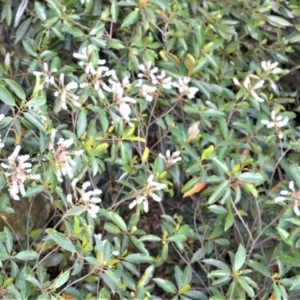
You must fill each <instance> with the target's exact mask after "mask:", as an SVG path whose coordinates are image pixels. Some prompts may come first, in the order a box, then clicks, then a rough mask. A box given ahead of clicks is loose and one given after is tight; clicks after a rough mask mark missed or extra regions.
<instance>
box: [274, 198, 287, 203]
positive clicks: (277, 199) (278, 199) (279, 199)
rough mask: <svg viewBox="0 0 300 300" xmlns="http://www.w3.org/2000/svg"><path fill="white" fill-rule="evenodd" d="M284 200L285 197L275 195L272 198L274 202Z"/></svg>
mask: <svg viewBox="0 0 300 300" xmlns="http://www.w3.org/2000/svg"><path fill="white" fill-rule="evenodd" d="M285 200H286V198H285V197H276V198H275V199H274V201H275V202H282V201H285Z"/></svg>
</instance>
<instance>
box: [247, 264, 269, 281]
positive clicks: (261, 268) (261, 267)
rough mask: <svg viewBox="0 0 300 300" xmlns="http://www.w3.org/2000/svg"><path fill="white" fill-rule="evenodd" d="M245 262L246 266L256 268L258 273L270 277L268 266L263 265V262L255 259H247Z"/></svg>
mask: <svg viewBox="0 0 300 300" xmlns="http://www.w3.org/2000/svg"><path fill="white" fill-rule="evenodd" d="M246 264H247V265H248V266H250V267H251V268H253V269H254V270H256V271H257V272H259V273H260V274H262V275H264V276H266V277H271V274H270V272H269V270H268V268H267V267H266V266H264V265H263V264H261V263H259V262H257V261H255V260H248V261H246Z"/></svg>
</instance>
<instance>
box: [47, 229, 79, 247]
mask: <svg viewBox="0 0 300 300" xmlns="http://www.w3.org/2000/svg"><path fill="white" fill-rule="evenodd" d="M46 232H47V233H48V234H49V236H50V237H51V238H52V240H54V241H55V242H56V243H57V244H58V245H59V246H60V247H61V248H63V249H65V250H67V251H69V252H76V249H75V247H74V245H73V243H72V242H71V241H70V240H69V239H68V238H67V237H65V236H64V235H63V234H61V233H60V232H58V231H56V230H55V229H52V228H48V229H46Z"/></svg>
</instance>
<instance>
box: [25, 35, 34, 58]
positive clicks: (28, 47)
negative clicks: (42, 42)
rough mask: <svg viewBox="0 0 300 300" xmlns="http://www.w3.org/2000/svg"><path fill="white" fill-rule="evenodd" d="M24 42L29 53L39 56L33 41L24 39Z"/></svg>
mask: <svg viewBox="0 0 300 300" xmlns="http://www.w3.org/2000/svg"><path fill="white" fill-rule="evenodd" d="M22 44H23V47H24V49H25V50H26V52H27V53H28V54H30V55H32V56H33V57H37V52H36V49H35V48H34V46H33V45H32V43H31V42H29V41H28V40H26V39H22Z"/></svg>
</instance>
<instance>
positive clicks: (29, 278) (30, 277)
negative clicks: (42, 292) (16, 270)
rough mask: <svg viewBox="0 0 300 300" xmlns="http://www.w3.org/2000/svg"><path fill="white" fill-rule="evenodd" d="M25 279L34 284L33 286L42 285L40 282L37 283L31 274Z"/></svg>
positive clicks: (39, 286)
mask: <svg viewBox="0 0 300 300" xmlns="http://www.w3.org/2000/svg"><path fill="white" fill-rule="evenodd" d="M25 280H26V281H28V282H30V283H31V284H32V285H34V286H36V287H38V288H41V287H42V286H41V284H40V283H39V281H38V280H37V279H36V278H35V277H33V276H32V275H27V276H26V277H25Z"/></svg>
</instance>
